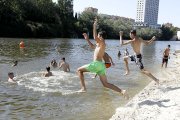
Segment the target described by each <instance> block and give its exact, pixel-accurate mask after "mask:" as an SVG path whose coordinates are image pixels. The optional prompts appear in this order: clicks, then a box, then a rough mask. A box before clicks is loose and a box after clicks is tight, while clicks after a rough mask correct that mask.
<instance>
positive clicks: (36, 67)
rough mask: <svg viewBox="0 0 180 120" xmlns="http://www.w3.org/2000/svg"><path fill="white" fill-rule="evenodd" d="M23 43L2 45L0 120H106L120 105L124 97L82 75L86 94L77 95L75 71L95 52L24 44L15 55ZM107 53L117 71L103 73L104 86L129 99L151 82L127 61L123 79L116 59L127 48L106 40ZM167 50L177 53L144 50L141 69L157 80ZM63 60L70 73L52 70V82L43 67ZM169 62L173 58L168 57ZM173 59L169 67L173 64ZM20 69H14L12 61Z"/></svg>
mask: <svg viewBox="0 0 180 120" xmlns="http://www.w3.org/2000/svg"><path fill="white" fill-rule="evenodd" d="M21 40H22V39H7V38H6V39H4V38H1V39H0V119H2V120H10V119H18V120H19V119H25V120H28V119H32V120H34V119H43V120H44V119H45V120H52V119H57V120H107V119H109V118H110V117H111V116H112V115H113V114H114V113H115V109H116V108H117V107H119V106H122V105H124V104H125V103H126V102H128V101H126V100H125V99H124V98H123V97H122V96H120V95H119V94H117V93H116V92H114V91H112V90H108V89H105V88H103V86H102V84H101V82H100V81H99V79H98V78H96V79H92V77H93V76H94V74H92V73H86V74H85V83H86V86H87V93H81V94H80V93H78V92H77V90H79V89H80V80H79V78H78V76H77V74H76V69H77V68H78V67H80V66H82V65H84V64H88V63H90V62H91V61H92V57H93V50H91V49H90V48H89V46H88V44H87V42H86V41H85V40H81V39H23V40H24V42H25V46H26V48H25V49H19V42H20V41H21ZM106 43H107V50H106V51H107V53H109V55H110V56H111V57H112V58H113V60H114V63H115V66H113V67H111V68H109V69H108V70H107V76H108V81H109V82H110V83H113V84H115V85H117V86H118V87H120V88H122V89H127V90H128V91H129V94H130V96H131V97H133V96H134V95H135V94H137V93H138V92H139V91H140V90H141V89H143V88H144V87H145V86H146V85H147V84H148V83H149V82H150V81H151V79H149V78H148V77H146V76H144V75H143V74H141V73H140V72H139V69H138V67H137V66H135V65H134V63H133V62H131V61H130V60H129V67H130V71H131V72H130V75H128V76H123V74H124V72H125V69H124V63H123V60H122V57H121V58H120V59H119V58H118V57H117V53H118V51H119V50H120V51H121V52H123V51H124V50H125V48H126V47H127V48H128V49H129V52H130V53H131V54H133V52H132V50H131V47H130V46H126V47H119V41H118V40H107V41H106ZM168 44H171V46H172V50H171V51H172V52H173V51H174V50H176V49H179V45H180V43H179V42H155V43H153V44H152V45H150V46H147V47H146V46H145V47H143V49H142V54H143V62H144V65H145V68H147V69H148V70H149V71H151V72H152V73H153V74H154V75H155V76H156V77H160V76H161V77H162V76H163V72H162V69H161V68H160V66H161V60H162V52H163V50H164V48H165V47H166V46H167V45H168ZM62 57H65V58H66V61H67V62H68V63H69V64H70V68H71V72H70V73H65V72H63V71H61V70H59V69H58V68H56V69H51V70H52V73H53V75H54V76H52V77H48V78H45V77H43V76H42V74H43V73H44V72H45V67H46V66H48V65H49V63H50V61H51V60H52V59H53V58H54V59H56V60H57V61H58V62H59V61H60V59H61V58H62ZM171 59H174V56H173V55H171ZM171 59H170V62H169V66H170V64H171ZM14 60H18V61H19V63H18V66H16V67H12V61H14ZM8 72H14V73H15V76H16V77H15V79H16V80H17V81H18V85H12V84H9V83H7V79H8V77H7V73H8Z"/></svg>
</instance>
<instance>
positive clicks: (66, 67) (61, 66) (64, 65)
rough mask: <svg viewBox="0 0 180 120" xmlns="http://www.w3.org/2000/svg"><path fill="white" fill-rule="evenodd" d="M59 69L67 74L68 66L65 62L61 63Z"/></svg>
mask: <svg viewBox="0 0 180 120" xmlns="http://www.w3.org/2000/svg"><path fill="white" fill-rule="evenodd" d="M60 68H62V69H63V71H64V72H69V64H68V63H66V62H62V63H61V65H60Z"/></svg>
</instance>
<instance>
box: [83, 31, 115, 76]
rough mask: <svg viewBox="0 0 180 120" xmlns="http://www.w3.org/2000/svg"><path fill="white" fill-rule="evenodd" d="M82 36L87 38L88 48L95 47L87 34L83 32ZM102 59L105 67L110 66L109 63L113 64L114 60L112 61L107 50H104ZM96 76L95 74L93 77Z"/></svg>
mask: <svg viewBox="0 0 180 120" xmlns="http://www.w3.org/2000/svg"><path fill="white" fill-rule="evenodd" d="M83 36H84V38H85V40H87V42H88V44H89V46H90V48H92V49H95V48H96V46H95V45H94V44H92V43H91V41H90V40H89V37H88V35H87V34H86V33H83ZM103 61H104V64H105V66H106V68H110V67H111V65H113V66H114V62H113V60H112V58H111V56H109V54H108V53H107V52H104V56H103ZM96 76H97V74H96V75H95V76H94V77H93V78H96Z"/></svg>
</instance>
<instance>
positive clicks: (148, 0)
mask: <svg viewBox="0 0 180 120" xmlns="http://www.w3.org/2000/svg"><path fill="white" fill-rule="evenodd" d="M158 12H159V0H137V15H136V20H135V22H136V23H135V26H142V27H143V26H145V27H148V26H149V27H157V26H159V25H158V24H157V22H158Z"/></svg>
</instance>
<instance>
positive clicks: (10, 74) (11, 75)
mask: <svg viewBox="0 0 180 120" xmlns="http://www.w3.org/2000/svg"><path fill="white" fill-rule="evenodd" d="M8 77H9V79H8V82H9V83H15V84H17V82H16V81H15V80H14V79H13V78H14V73H13V72H9V73H8Z"/></svg>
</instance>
